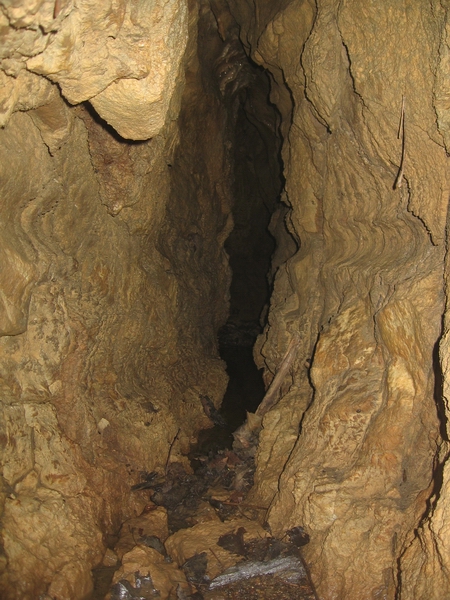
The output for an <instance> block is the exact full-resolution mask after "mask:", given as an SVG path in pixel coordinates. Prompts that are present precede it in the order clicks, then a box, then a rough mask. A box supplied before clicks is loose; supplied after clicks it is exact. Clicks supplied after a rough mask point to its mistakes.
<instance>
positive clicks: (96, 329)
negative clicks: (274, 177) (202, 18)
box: [0, 0, 232, 600]
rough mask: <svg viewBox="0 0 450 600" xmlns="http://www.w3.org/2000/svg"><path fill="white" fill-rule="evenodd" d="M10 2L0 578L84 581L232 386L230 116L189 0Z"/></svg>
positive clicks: (86, 586) (22, 582)
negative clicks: (228, 342) (205, 82)
mask: <svg viewBox="0 0 450 600" xmlns="http://www.w3.org/2000/svg"><path fill="white" fill-rule="evenodd" d="M0 7H1V11H0V14H1V19H2V25H3V28H2V30H1V36H2V37H1V48H2V63H1V65H2V69H3V70H2V71H1V77H2V94H3V93H4V96H3V98H2V103H1V111H2V126H3V129H1V130H0V155H1V156H0V182H1V196H0V197H1V202H0V211H1V227H2V233H1V235H2V244H1V250H0V251H1V253H2V257H1V271H0V280H1V303H2V310H1V315H0V330H1V338H0V375H1V396H0V397H1V417H0V432H1V433H0V442H1V461H2V477H1V495H0V498H1V503H0V513H1V522H2V529H1V536H2V553H1V559H0V567H1V574H0V588H1V590H2V598H5V600H7V599H19V598H20V599H21V600H23V599H27V598H29V599H30V600H35V599H36V598H37V597H39V596H40V594H48V596H46V597H51V598H58V600H63V599H67V600H74V599H76V598H84V597H86V596H87V595H89V593H90V592H91V590H92V578H91V568H92V567H93V566H95V565H97V564H98V563H99V562H100V561H101V559H102V556H103V553H104V550H105V545H106V544H107V543H108V539H109V537H110V536H113V535H114V534H116V533H117V531H118V528H119V527H120V524H121V523H122V522H123V521H124V520H125V519H126V518H128V517H130V516H133V515H136V514H139V513H140V512H141V511H142V509H143V507H144V506H145V505H146V503H147V502H148V494H147V493H146V492H139V491H136V492H132V493H130V487H131V486H132V485H133V484H135V483H137V482H139V481H141V477H142V474H143V473H144V474H145V473H149V472H152V471H154V470H156V471H159V472H164V469H165V467H166V464H167V461H168V460H184V459H183V458H182V454H186V453H187V452H188V450H189V444H190V442H191V441H192V440H194V439H195V436H196V434H197V432H198V431H199V429H201V428H205V427H208V426H210V425H211V423H210V421H209V419H208V418H207V416H206V415H205V414H204V411H203V408H202V404H201V401H200V395H201V394H206V395H208V396H209V397H210V398H211V400H212V401H213V402H215V403H216V404H218V403H219V402H220V401H221V398H222V396H223V394H224V391H225V388H226V384H227V376H226V374H225V369H224V365H223V363H222V362H221V360H220V359H219V356H218V350H217V345H216V332H217V329H218V328H219V327H220V325H222V324H223V323H224V321H225V320H226V317H227V314H228V288H229V282H230V273H229V267H228V263H227V257H226V254H225V252H224V250H223V243H224V240H225V238H226V237H227V235H228V233H229V231H230V228H231V226H232V221H231V218H230V205H231V199H230V198H231V196H230V185H229V181H230V176H229V164H230V161H229V158H228V157H227V154H226V152H227V150H226V148H227V146H226V144H225V141H226V140H225V139H224V135H225V134H224V122H225V116H224V112H223V108H222V107H221V103H220V101H219V97H218V95H217V94H215V93H213V92H212V91H211V90H208V89H204V88H203V87H202V77H201V68H200V65H199V62H198V58H197V21H198V10H199V8H198V6H197V5H196V3H192V5H191V6H190V7H188V6H187V4H186V3H184V2H156V3H131V2H126V1H125V0H124V1H122V2H114V3H92V2H83V1H82V2H77V3H76V5H75V4H74V3H71V2H56V3H54V2H45V1H43V2H37V3H28V2H27V3H19V2H16V3H10V2H1V3H0ZM150 9H151V10H150ZM149 11H150V12H151V14H149ZM169 33H170V35H169ZM44 76H45V77H44ZM84 101H89V103H88V102H84ZM93 107H94V108H95V110H94V109H93ZM199 109H200V110H199ZM209 136H211V137H209ZM125 138H127V139H125ZM108 536H109V537H108Z"/></svg>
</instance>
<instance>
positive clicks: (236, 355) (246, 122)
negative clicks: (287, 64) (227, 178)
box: [199, 39, 283, 451]
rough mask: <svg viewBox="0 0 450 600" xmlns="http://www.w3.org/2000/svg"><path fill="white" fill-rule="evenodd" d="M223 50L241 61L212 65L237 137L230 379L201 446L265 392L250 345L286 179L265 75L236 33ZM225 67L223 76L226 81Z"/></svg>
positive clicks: (223, 436) (225, 337) (225, 342)
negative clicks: (216, 420)
mask: <svg viewBox="0 0 450 600" xmlns="http://www.w3.org/2000/svg"><path fill="white" fill-rule="evenodd" d="M230 47H231V48H232V50H230V49H229V48H230ZM222 55H224V56H225V58H226V59H227V61H228V62H229V63H232V60H234V61H239V67H238V68H237V69H236V70H235V71H233V69H234V66H233V64H227V65H226V68H224V66H223V64H222V63H221V61H220V59H219V60H218V61H216V65H215V67H216V71H219V73H220V75H219V86H220V87H221V91H222V97H223V102H224V103H225V105H226V106H227V108H228V113H229V123H231V124H232V125H231V126H232V128H233V131H232V135H231V138H232V139H233V142H234V143H233V147H232V151H231V152H232V160H233V166H232V172H233V177H234V182H233V193H234V204H233V206H232V215H233V223H234V226H233V229H232V231H231V233H230V235H229V237H228V239H227V240H226V242H225V250H226V252H227V254H228V256H229V264H230V267H231V271H232V280H231V286H230V313H229V318H228V320H227V323H226V324H225V325H224V326H223V327H222V328H221V330H220V331H219V334H218V339H219V350H220V355H221V358H222V359H223V360H224V361H225V362H226V364H227V373H228V376H229V383H228V387H227V391H226V393H225V396H224V398H223V402H222V406H221V410H220V413H221V415H222V416H223V418H224V420H225V422H226V426H222V427H221V426H220V425H215V426H214V428H213V429H212V430H207V431H203V432H201V434H200V438H199V447H201V448H203V450H207V451H208V450H217V449H219V448H221V447H225V446H231V443H232V432H233V431H234V430H236V429H237V427H239V426H240V425H241V424H242V423H243V422H244V420H245V418H246V412H247V411H249V412H254V411H255V410H256V408H257V407H258V405H259V404H260V402H261V400H262V399H263V397H264V393H265V387H264V383H263V380H262V372H261V371H259V370H258V368H257V366H256V365H255V362H254V359H253V345H254V343H255V341H256V338H257V336H258V335H259V334H260V333H261V332H262V330H263V327H264V325H265V322H266V319H267V313H268V307H269V302H270V294H271V288H272V279H273V272H272V271H271V263H272V257H273V254H274V251H275V248H276V241H275V237H274V236H273V235H272V233H271V231H270V229H271V219H272V216H273V214H274V212H275V211H276V210H277V208H279V207H280V206H281V202H280V194H281V190H282V187H283V179H282V169H281V157H280V150H281V140H280V136H279V134H278V126H279V115H278V113H277V111H276V109H275V107H274V106H273V105H272V104H271V103H270V101H269V94H270V82H269V78H268V75H267V73H266V72H265V71H264V70H263V69H262V68H260V67H258V66H256V65H254V64H253V63H252V62H251V60H250V59H248V58H247V56H246V55H245V53H244V49H243V47H242V45H241V43H240V42H239V40H238V39H233V40H232V41H231V42H228V49H227V46H226V45H225V50H224V51H223V53H222ZM230 55H231V56H232V59H230ZM230 70H231V71H233V73H234V77H233V78H230V76H229V72H230ZM224 73H225V76H227V77H228V79H227V80H226V85H224V82H223V77H224Z"/></svg>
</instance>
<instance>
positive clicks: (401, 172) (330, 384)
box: [231, 0, 450, 600]
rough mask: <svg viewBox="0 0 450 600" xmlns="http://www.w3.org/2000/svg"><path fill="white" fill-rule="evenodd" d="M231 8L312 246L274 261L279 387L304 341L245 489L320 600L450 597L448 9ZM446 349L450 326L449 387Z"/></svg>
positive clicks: (270, 363) (274, 354)
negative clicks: (303, 566) (290, 548)
mask: <svg viewBox="0 0 450 600" xmlns="http://www.w3.org/2000/svg"><path fill="white" fill-rule="evenodd" d="M231 5H232V11H233V14H234V15H235V16H236V18H237V19H238V20H239V22H240V24H241V25H242V27H243V29H242V31H241V37H242V39H244V40H246V41H247V44H248V47H249V51H250V53H251V56H252V58H253V59H254V60H255V61H256V62H258V63H259V64H261V65H263V66H264V67H266V68H267V69H269V70H270V72H271V74H272V78H273V90H272V94H271V98H272V101H273V102H275V103H276V104H277V106H278V107H279V110H280V112H281V113H282V115H283V119H284V124H283V131H284V135H285V139H284V150H283V160H284V173H285V176H286V195H285V199H284V200H285V202H286V203H287V204H288V205H289V206H290V207H291V213H290V217H289V218H288V224H289V226H290V228H291V232H292V235H293V236H294V237H295V238H296V239H297V240H298V242H299V244H300V249H299V251H298V252H297V254H296V255H295V256H294V257H293V258H291V259H290V260H288V261H287V263H285V264H283V265H282V266H280V268H279V270H278V273H277V276H276V283H275V290H274V294H273V297H272V304H271V311H270V315H269V325H268V326H267V328H266V331H265V334H264V335H263V336H262V337H261V338H260V340H259V343H258V345H257V348H256V355H257V360H258V361H259V364H260V365H264V366H265V368H266V378H267V380H268V381H270V379H271V377H272V376H273V372H274V370H275V367H276V366H277V364H278V363H279V361H280V360H281V358H282V356H283V355H284V353H285V352H286V349H287V347H288V345H289V342H290V340H291V339H292V337H293V336H294V335H295V334H296V333H298V334H300V337H301V343H300V347H299V350H298V355H297V359H296V362H295V365H294V369H293V371H292V372H291V376H290V377H289V378H288V380H286V381H285V384H284V390H283V391H282V398H281V400H280V402H279V404H278V405H277V406H276V407H275V408H274V409H273V410H271V411H270V412H269V413H268V414H267V416H266V417H265V420H264V428H263V432H262V436H261V444H260V449H259V454H258V459H257V460H258V470H257V476H256V485H255V489H254V491H253V495H254V497H255V498H256V499H257V501H258V504H261V503H266V505H270V510H269V522H270V524H271V526H272V528H273V530H274V531H275V532H276V533H281V532H283V531H284V530H286V529H288V528H290V527H293V526H297V525H302V526H304V527H306V529H307V531H308V532H309V533H310V535H311V543H310V544H309V545H308V546H306V547H305V557H306V559H307V561H308V562H309V564H310V565H311V570H312V576H313V579H314V581H315V582H316V584H317V586H318V592H319V596H320V597H321V598H323V599H327V600H331V599H338V598H346V600H352V599H355V600H356V599H358V600H362V599H364V598H367V599H368V598H394V596H395V597H396V598H397V597H401V598H405V600H413V599H414V598H415V599H417V600H422V599H423V598H424V597H427V598H436V599H437V598H442V597H444V596H445V595H446V594H447V595H448V594H449V593H450V584H449V582H448V578H447V576H446V569H448V565H449V561H450V556H449V553H448V542H447V541H446V539H445V532H446V531H447V525H446V514H447V512H448V511H447V508H446V507H447V505H448V502H449V500H448V498H447V495H448V494H447V489H448V482H447V478H448V473H447V471H448V469H447V468H446V467H444V470H443V475H442V463H443V461H444V460H445V458H446V455H447V434H446V433H445V425H444V420H445V417H444V406H443V402H442V395H441V390H440V369H441V367H440V365H439V356H438V343H439V339H440V336H441V330H442V314H443V311H444V303H445V293H444V258H445V253H446V218H447V206H448V195H449V177H448V157H447V151H448V146H447V144H448V139H447V138H448V132H447V128H448V127H447V121H448V83H447V81H448V45H447V33H446V31H447V29H446V28H447V9H446V8H445V7H444V6H443V5H442V4H441V3H437V2H431V3H429V2H407V3H400V2H395V1H389V0H384V1H383V2H377V3H375V2H373V3H367V2H359V1H356V0H345V1H344V2H337V1H335V0H319V1H318V2H309V1H308V0H305V1H301V0H298V1H297V0H294V1H292V2H280V3H279V5H278V7H277V8H275V7H274V6H273V4H271V7H270V9H269V7H268V6H267V3H264V2H259V3H257V8H256V11H255V13H253V9H252V3H250V2H248V3H246V2H244V3H242V2H239V3H238V2H234V1H233V2H232V3H231ZM251 13H253V18H252V19H250V18H249V15H250V14H251ZM403 99H404V133H403V128H402V127H400V132H399V126H400V125H401V114H402V103H403V102H402V100H403ZM398 133H400V135H399V136H398ZM403 148H404V159H403V163H402V152H403ZM402 166H403V168H402ZM396 182H397V184H396ZM394 188H395V189H394ZM445 327H447V325H445ZM447 346H448V340H447V336H445V337H444V339H443V342H442V344H441V349H440V353H441V354H440V358H441V360H442V363H443V365H444V390H445V393H446V395H447V382H446V377H447V362H448V361H447V354H448V349H447ZM438 413H439V414H440V420H439V418H438ZM442 435H443V436H444V439H443V437H442ZM442 477H443V482H442ZM435 575H436V577H435ZM395 594H398V595H395Z"/></svg>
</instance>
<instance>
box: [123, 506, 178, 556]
mask: <svg viewBox="0 0 450 600" xmlns="http://www.w3.org/2000/svg"><path fill="white" fill-rule="evenodd" d="M145 536H156V537H157V538H159V539H160V540H161V542H163V543H164V542H165V540H166V539H167V538H168V537H169V530H168V526H167V511H166V509H165V508H163V507H162V506H157V507H156V506H150V507H148V508H147V510H146V511H145V512H144V513H143V514H142V515H140V516H139V517H133V518H132V519H128V520H127V521H125V523H123V525H122V527H121V529H120V539H119V541H118V542H117V544H116V545H115V547H114V549H115V551H116V552H117V555H118V556H119V558H122V557H123V555H124V554H125V553H126V552H130V551H131V550H132V549H133V548H134V547H135V546H136V544H137V543H138V542H139V540H140V539H141V538H142V537H145Z"/></svg>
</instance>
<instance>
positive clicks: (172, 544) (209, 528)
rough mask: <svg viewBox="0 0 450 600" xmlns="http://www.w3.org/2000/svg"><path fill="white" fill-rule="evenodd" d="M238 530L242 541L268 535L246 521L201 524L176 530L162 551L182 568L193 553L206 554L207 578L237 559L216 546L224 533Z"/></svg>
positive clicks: (256, 524)
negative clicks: (242, 533) (241, 530)
mask: <svg viewBox="0 0 450 600" xmlns="http://www.w3.org/2000/svg"><path fill="white" fill-rule="evenodd" d="M240 527H243V528H244V529H245V533H244V540H245V541H248V540H250V539H254V538H264V537H268V536H269V533H268V532H267V531H266V530H265V529H263V528H262V527H261V525H259V523H256V522H253V521H249V520H247V519H236V520H233V521H225V522H224V523H222V522H215V521H209V522H203V523H199V524H198V525H194V526H193V527H190V528H189V529H180V530H179V531H177V532H176V533H174V534H173V535H171V536H170V537H169V538H168V539H167V540H166V544H165V546H166V550H167V553H168V554H169V556H170V557H171V558H173V559H174V560H175V561H176V562H177V564H178V565H180V566H181V565H183V564H184V563H185V562H186V561H187V560H188V559H189V558H192V556H194V554H201V553H202V552H206V554H207V559H208V564H207V570H206V573H207V575H208V577H209V578H210V579H213V578H214V577H216V576H217V575H218V574H219V573H222V572H223V571H225V569H227V568H228V567H231V566H233V565H235V564H236V563H237V562H238V561H239V560H240V558H241V557H239V556H238V555H236V554H232V553H231V552H229V551H228V550H225V549H224V548H222V547H221V546H219V545H218V544H217V542H218V540H219V538H220V537H221V536H222V535H225V534H226V533H233V532H235V531H237V530H238V529H239V528H240Z"/></svg>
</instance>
